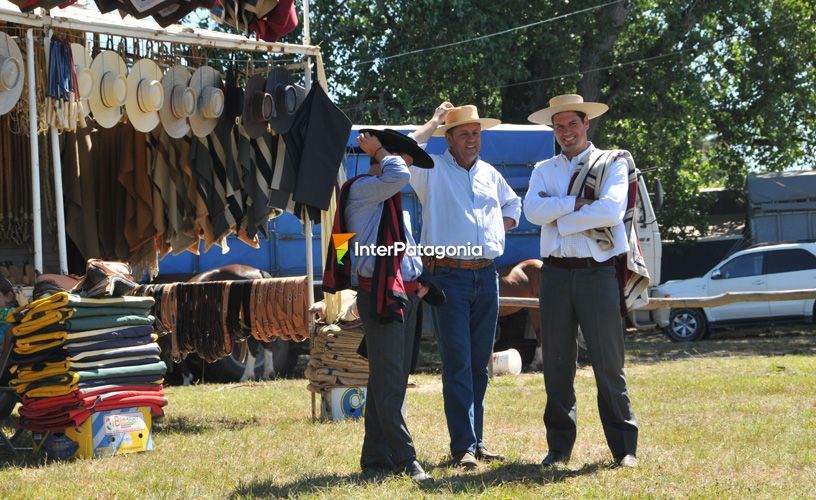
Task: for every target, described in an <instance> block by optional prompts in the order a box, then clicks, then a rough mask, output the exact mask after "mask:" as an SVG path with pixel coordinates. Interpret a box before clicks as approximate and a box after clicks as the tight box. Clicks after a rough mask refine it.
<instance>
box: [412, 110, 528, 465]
mask: <svg viewBox="0 0 816 500" xmlns="http://www.w3.org/2000/svg"><path fill="white" fill-rule="evenodd" d="M443 120H444V121H443ZM499 123H500V122H499V120H496V119H491V118H479V114H478V111H477V110H476V107H475V106H471V105H468V106H461V107H458V108H454V107H453V106H452V105H451V104H450V103H449V102H445V103H443V104H442V105H441V106H440V107H439V108H437V110H436V112H435V113H434V117H433V118H432V119H431V120H430V121H428V123H426V124H425V125H423V126H422V127H420V128H419V129H418V130H417V131H416V132H415V133H414V134H413V136H414V138H415V139H416V141H417V142H419V143H420V144H423V143H427V141H428V139H430V136H431V135H432V134H433V135H443V136H444V137H445V140H446V142H447V143H448V149H447V150H446V151H445V152H444V153H443V154H441V155H431V157H432V158H433V160H434V165H435V168H433V169H418V168H414V167H411V186H412V187H413V188H414V191H416V193H417V197H418V198H419V201H420V203H421V204H422V235H421V240H420V241H421V244H422V245H424V246H427V245H431V246H446V247H451V249H454V250H455V251H454V252H453V253H446V254H445V255H444V257H443V258H439V256H435V257H434V258H432V259H427V262H426V266H425V267H426V269H427V270H428V271H430V272H432V273H433V276H434V279H435V280H436V281H437V284H438V286H440V288H442V289H443V291H444V292H445V295H446V296H447V302H446V303H445V304H444V305H441V306H437V307H434V314H433V316H434V325H435V329H436V335H437V340H438V345H439V353H440V357H441V358H442V385H443V390H442V392H443V397H444V400H445V417H446V419H447V424H448V432H449V434H450V451H451V455H452V457H453V463H454V464H455V465H456V466H459V467H465V468H473V467H475V466H476V465H478V462H477V460H482V461H486V462H487V461H492V460H502V459H503V457H502V456H501V455H498V454H495V453H491V452H489V451H488V450H487V448H486V447H485V443H484V438H483V426H484V396H485V391H486V390H487V380H488V372H487V364H488V362H489V361H490V356H491V354H492V352H493V341H494V338H495V333H496V321H497V319H498V311H499V300H498V299H499V289H498V274H497V272H496V265H495V263H494V260H495V259H496V258H498V257H499V256H501V255H502V254H503V253H504V234H505V232H506V231H509V230H510V229H512V228H514V227H516V226H517V225H518V221H519V217H520V216H521V199H520V198H519V197H518V196H517V195H516V193H515V192H514V191H513V189H512V188H511V187H510V186H509V185H508V184H507V182H506V181H505V180H504V178H503V177H502V176H501V174H499V173H498V171H496V169H495V168H493V166H491V165H490V164H488V163H486V162H484V161H482V160H481V159H479V148H480V146H481V131H482V130H484V129H486V128H490V127H493V126H496V125H498V124H499Z"/></svg>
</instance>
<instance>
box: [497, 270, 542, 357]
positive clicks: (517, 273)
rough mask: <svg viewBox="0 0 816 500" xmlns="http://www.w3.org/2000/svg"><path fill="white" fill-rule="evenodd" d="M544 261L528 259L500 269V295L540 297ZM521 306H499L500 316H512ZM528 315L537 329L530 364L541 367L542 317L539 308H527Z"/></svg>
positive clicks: (534, 328)
mask: <svg viewBox="0 0 816 500" xmlns="http://www.w3.org/2000/svg"><path fill="white" fill-rule="evenodd" d="M542 265H543V263H542V262H541V260H539V259H527V260H523V261H521V262H518V263H516V264H513V265H512V266H506V267H503V268H500V269H499V297H524V298H533V299H537V298H538V286H539V278H540V276H541V266H542ZM521 309H524V308H523V307H521V306H501V307H499V317H500V318H501V317H504V316H510V315H511V314H514V313H517V312H518V311H520V310H521ZM526 309H527V317H528V318H529V321H530V324H531V325H532V327H533V330H535V335H536V350H535V356H534V357H533V362H532V363H530V366H531V367H532V368H533V369H540V368H542V366H543V357H542V354H541V317H540V316H539V312H538V309H533V308H529V307H528V308H526Z"/></svg>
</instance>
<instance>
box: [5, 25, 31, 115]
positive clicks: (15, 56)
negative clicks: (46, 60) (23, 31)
mask: <svg viewBox="0 0 816 500" xmlns="http://www.w3.org/2000/svg"><path fill="white" fill-rule="evenodd" d="M24 75H25V71H24V66H23V54H22V52H20V47H18V46H17V43H16V42H15V41H14V39H13V38H11V37H10V36H8V35H7V34H5V33H0V115H4V114H6V113H8V112H9V111H11V108H13V107H14V105H15V104H17V101H19V100H20V96H21V95H23V81H24V80H25V76H24Z"/></svg>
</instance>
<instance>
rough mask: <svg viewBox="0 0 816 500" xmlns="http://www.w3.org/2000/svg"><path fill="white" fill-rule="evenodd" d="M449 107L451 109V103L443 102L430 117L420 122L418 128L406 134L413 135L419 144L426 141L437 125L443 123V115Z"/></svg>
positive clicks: (446, 113) (445, 114)
mask: <svg viewBox="0 0 816 500" xmlns="http://www.w3.org/2000/svg"><path fill="white" fill-rule="evenodd" d="M451 109H453V104H451V103H450V102H448V101H445V102H443V103H442V104H440V105H439V106H437V107H436V109H435V110H434V114H433V117H431V119H430V120H428V121H427V122H425V123H424V124H422V125H421V126H420V127H419V128H418V129H416V130H415V131H414V132H412V133H411V134H408V135H409V136H410V137H413V138H414V140H415V141H417V142H418V143H420V144H425V143H427V142H428V141H429V140H430V139H431V136H432V135H433V133H434V131H435V130H436V129H437V127H439V126H440V125H442V124H444V123H445V117H446V116H447V115H448V111H450V110H451Z"/></svg>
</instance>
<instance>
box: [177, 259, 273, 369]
mask: <svg viewBox="0 0 816 500" xmlns="http://www.w3.org/2000/svg"><path fill="white" fill-rule="evenodd" d="M271 277H272V275H271V274H269V273H268V272H266V271H264V270H262V269H257V268H255V267H252V266H246V265H243V264H229V265H226V266H222V267H218V268H215V269H212V270H210V271H205V272H203V273H199V274H196V275H195V276H193V277H192V278H190V279H189V280H187V282H188V283H205V282H210V281H238V280H257V279H262V278H271ZM276 347H277V346H276V345H275V344H274V343H268V344H265V343H262V342H258V341H257V340H255V338H254V337H252V336H251V335H247V336H246V341H245V342H242V343H241V344H240V351H239V352H238V353H237V355H238V359H245V360H246V362H245V365H244V373H243V374H242V375H241V378H240V379H239V381H241V382H245V381H247V380H251V379H254V378H255V357H256V355H257V354H259V352H258V351H259V350H260V349H262V355H263V359H264V366H263V373H262V375H261V379H262V380H269V379H270V378H272V376H273V375H274V373H275V363H274V361H273V356H274V351H275V348H276ZM181 373H182V383H183V384H184V385H189V384H190V382H192V378H193V376H192V374H191V373H190V367H189V365H188V364H187V363H186V360H185V361H182V364H181Z"/></svg>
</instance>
